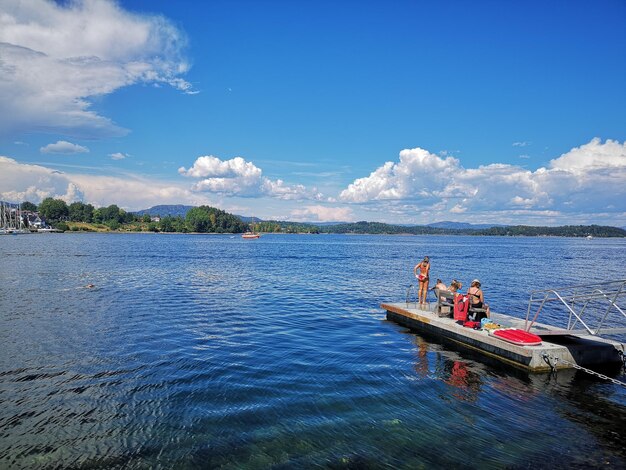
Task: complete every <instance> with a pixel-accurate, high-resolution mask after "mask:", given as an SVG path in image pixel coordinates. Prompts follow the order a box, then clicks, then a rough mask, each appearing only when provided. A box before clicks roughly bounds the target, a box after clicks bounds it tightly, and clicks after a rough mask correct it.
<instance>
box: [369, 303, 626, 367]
mask: <svg viewBox="0 0 626 470" xmlns="http://www.w3.org/2000/svg"><path fill="white" fill-rule="evenodd" d="M413 305H414V306H415V307H412V306H413ZM381 308H383V309H385V310H386V311H387V319H388V320H391V321H393V322H395V323H398V324H400V325H402V326H405V327H407V328H409V329H411V330H415V331H419V332H424V333H426V334H429V335H431V336H436V337H441V338H446V339H448V340H451V341H453V342H455V343H459V344H461V345H463V346H465V347H468V348H470V349H473V350H475V351H479V352H480V353H482V354H485V355H487V356H490V357H492V358H496V359H498V360H500V361H502V362H504V363H507V364H510V365H513V366H516V367H521V368H523V369H526V370H528V371H530V372H550V371H552V370H553V369H554V368H555V367H556V368H557V369H566V368H572V367H575V366H580V367H585V368H592V369H593V368H594V367H596V368H597V367H603V366H609V365H617V364H622V363H623V362H622V361H623V359H622V358H623V354H624V348H625V347H626V345H625V344H624V343H620V342H618V341H612V340H609V339H605V338H601V337H598V336H590V335H578V334H563V330H562V329H559V328H555V327H552V326H550V325H545V324H540V323H534V325H533V329H532V330H531V333H534V334H537V335H539V336H542V334H543V333H545V335H544V336H542V343H541V344H540V345H538V346H520V345H516V344H511V343H507V342H506V341H503V340H501V339H498V338H497V337H495V336H491V335H489V333H488V332H487V331H486V330H475V329H472V328H466V327H464V326H463V325H460V324H458V323H457V322H456V321H454V320H453V319H452V318H447V317H439V316H438V315H437V314H435V313H434V312H433V311H431V310H430V307H425V309H422V308H419V306H418V305H416V304H415V303H404V302H403V303H383V304H381ZM491 319H492V320H493V321H495V322H496V323H498V324H500V325H502V326H503V327H510V328H519V329H524V326H525V320H523V319H519V318H515V317H512V316H509V315H503V314H498V313H491Z"/></svg>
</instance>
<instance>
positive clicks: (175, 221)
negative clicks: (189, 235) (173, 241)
mask: <svg viewBox="0 0 626 470" xmlns="http://www.w3.org/2000/svg"><path fill="white" fill-rule="evenodd" d="M159 230H160V231H161V232H187V231H188V230H187V226H186V225H185V221H184V219H183V218H182V217H163V218H162V219H161V221H160V222H159Z"/></svg>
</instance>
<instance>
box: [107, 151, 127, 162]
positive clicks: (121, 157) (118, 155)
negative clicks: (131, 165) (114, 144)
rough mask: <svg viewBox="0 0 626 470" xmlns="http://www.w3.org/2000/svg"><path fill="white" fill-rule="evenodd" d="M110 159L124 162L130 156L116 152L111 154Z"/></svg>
mask: <svg viewBox="0 0 626 470" xmlns="http://www.w3.org/2000/svg"><path fill="white" fill-rule="evenodd" d="M109 157H111V160H124V159H125V158H126V157H128V155H127V154H125V153H122V152H115V153H110V154H109Z"/></svg>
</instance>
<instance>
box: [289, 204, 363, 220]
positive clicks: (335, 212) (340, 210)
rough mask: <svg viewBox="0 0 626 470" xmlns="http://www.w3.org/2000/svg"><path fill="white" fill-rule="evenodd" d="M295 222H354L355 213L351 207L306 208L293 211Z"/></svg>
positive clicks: (314, 206)
mask: <svg viewBox="0 0 626 470" xmlns="http://www.w3.org/2000/svg"><path fill="white" fill-rule="evenodd" d="M289 218H290V219H291V220H293V221H294V222H299V221H303V222H352V221H353V220H354V213H353V212H352V209H351V208H349V207H327V206H321V205H313V206H305V207H303V208H301V209H294V210H292V211H291V216H290V217H289Z"/></svg>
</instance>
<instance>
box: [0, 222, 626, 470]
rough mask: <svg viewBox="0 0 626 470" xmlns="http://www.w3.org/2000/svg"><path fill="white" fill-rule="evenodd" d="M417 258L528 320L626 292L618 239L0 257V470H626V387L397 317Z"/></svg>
mask: <svg viewBox="0 0 626 470" xmlns="http://www.w3.org/2000/svg"><path fill="white" fill-rule="evenodd" d="M424 255H429V256H430V258H431V262H432V269H431V275H432V277H433V279H434V278H437V277H441V278H443V279H444V281H446V282H449V281H450V280H451V279H452V278H457V279H459V280H461V281H462V282H463V283H464V288H463V289H464V290H465V288H467V287H468V286H469V281H471V280H472V279H473V278H475V277H478V278H480V279H481V281H482V285H483V289H484V291H485V296H486V300H487V301H488V302H489V303H490V304H491V306H492V309H493V310H495V311H498V312H502V313H509V314H513V315H517V316H520V317H523V316H524V315H525V313H526V307H527V304H526V301H527V299H528V294H529V291H531V290H533V289H540V288H545V287H557V286H562V285H571V284H581V283H584V282H589V281H591V282H595V281H602V280H606V279H623V278H625V277H626V276H625V268H624V266H626V240H624V239H593V240H584V239H563V238H499V237H493V238H490V237H452V236H441V237H439V236H407V237H403V236H339V235H338V236H335V235H318V236H312V235H309V236H305V235H292V236H287V235H266V236H263V237H262V238H261V239H259V240H252V241H250V240H247V241H246V240H242V239H241V238H240V237H239V236H237V237H235V238H231V237H230V236H227V235H182V234H179V235H160V234H63V235H21V236H5V237H0V262H1V265H0V266H1V269H0V281H1V282H0V340H1V349H0V468H67V467H71V468H215V467H220V468H233V469H234V468H237V469H239V468H270V467H271V468H311V467H316V468H410V469H414V468H432V467H453V468H470V467H481V468H502V467H507V468H548V467H570V468H572V467H573V468H588V467H598V468H599V467H603V468H618V467H621V468H624V467H626V450H625V446H624V442H626V426H624V423H626V389H625V388H624V387H620V386H617V385H614V384H611V383H608V382H605V381H602V380H600V379H595V378H593V377H592V376H589V375H587V374H584V373H580V372H579V373H574V372H570V371H561V372H559V373H558V375H556V376H554V375H550V374H542V375H529V374H526V373H523V372H520V371H518V370H516V369H512V368H510V367H506V366H503V365H499V364H498V363H494V362H490V361H488V360H487V359H484V358H483V357H482V356H479V355H475V354H472V353H470V352H467V351H464V350H462V349H458V348H455V347H454V346H451V345H445V344H441V343H439V342H437V341H436V340H434V339H432V338H425V337H422V336H419V335H417V334H415V333H412V332H409V331H408V330H406V329H404V328H402V327H400V326H398V325H396V324H394V323H392V322H389V321H387V320H386V319H385V312H384V311H383V310H381V309H380V307H379V305H380V303H381V302H401V301H404V297H405V291H406V288H407V286H408V285H409V284H410V283H414V278H413V277H412V272H411V271H412V268H413V266H414V265H415V264H416V262H417V261H419V260H420V259H421V258H422V257H423V256H424ZM86 284H94V285H95V286H96V287H95V288H93V289H86V288H84V287H83V286H85V285H86ZM614 374H615V375H614V377H615V378H616V379H618V380H621V381H626V376H625V375H624V373H623V371H622V372H616V373H614Z"/></svg>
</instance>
